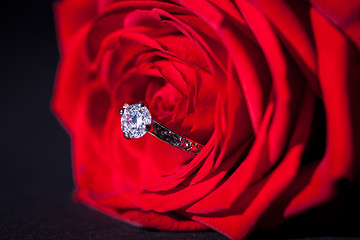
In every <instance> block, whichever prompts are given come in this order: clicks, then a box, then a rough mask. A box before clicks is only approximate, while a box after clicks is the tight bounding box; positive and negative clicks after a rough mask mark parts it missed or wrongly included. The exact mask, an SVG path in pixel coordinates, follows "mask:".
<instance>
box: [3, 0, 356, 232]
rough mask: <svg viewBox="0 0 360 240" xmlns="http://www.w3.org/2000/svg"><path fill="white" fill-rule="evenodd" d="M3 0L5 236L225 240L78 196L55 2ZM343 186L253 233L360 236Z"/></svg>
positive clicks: (351, 188)
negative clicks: (61, 95) (162, 225)
mask: <svg viewBox="0 0 360 240" xmlns="http://www.w3.org/2000/svg"><path fill="white" fill-rule="evenodd" d="M1 4H2V5H1V6H0V9H1V10H0V11H1V16H0V17H1V29H0V39H1V44H0V46H1V55H0V59H1V60H0V61H1V62H0V63H1V65H0V69H1V70H0V81H1V83H0V87H1V95H0V98H1V101H0V104H1V108H0V110H1V113H0V121H1V122H0V134H1V137H0V141H1V143H0V150H1V151H0V159H1V162H0V163H1V165H0V239H173V238H176V239H225V237H223V236H222V235H220V234H218V233H216V232H212V231H208V232H197V233H195V232H176V233H174V232H159V231H151V230H144V229H139V228H135V227H132V226H129V225H126V224H124V223H121V222H119V221H117V220H115V219H112V218H111V217H108V216H106V215H103V214H101V213H98V212H96V211H94V210H91V209H89V208H87V207H85V206H83V205H81V204H78V203H75V202H73V201H72V198H71V194H72V190H73V187H74V184H73V179H72V171H71V147H70V138H69V136H68V135H67V133H66V132H65V131H64V130H63V129H62V127H61V126H60V124H59V123H58V122H57V120H56V119H55V117H54V116H53V114H52V112H51V110H50V107H49V102H50V99H51V95H52V89H53V84H54V76H55V74H56V67H57V62H58V60H59V52H58V49H57V43H56V34H55V28H54V26H55V24H54V17H53V1H39V0H37V1H22V2H21V1H20V2H19V1H12V2H11V1H4V3H3V2H2V3H1ZM342 189H343V190H342V192H341V194H340V197H339V198H338V199H337V200H336V201H335V202H334V203H331V204H327V205H325V206H323V207H321V208H318V209H315V210H313V211H311V212H309V213H307V214H305V215H303V216H301V217H298V218H296V219H293V220H291V221H290V222H288V223H286V224H283V225H282V226H280V227H278V228H276V229H273V230H271V231H268V232H257V233H255V234H253V235H252V237H251V238H254V239H257V238H269V237H274V238H278V239H279V238H300V237H326V236H327V237H331V236H332V237H359V236H360V234H359V228H360V223H359V220H358V219H359V215H360V214H359V213H360V211H359V208H358V207H357V205H359V203H358V202H360V201H359V198H358V197H357V194H356V192H357V191H359V188H358V186H356V185H348V184H346V183H344V184H343V187H342ZM324 213H325V214H324ZM329 213H330V214H329ZM329 216H331V217H329Z"/></svg>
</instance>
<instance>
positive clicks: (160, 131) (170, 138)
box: [119, 102, 204, 155]
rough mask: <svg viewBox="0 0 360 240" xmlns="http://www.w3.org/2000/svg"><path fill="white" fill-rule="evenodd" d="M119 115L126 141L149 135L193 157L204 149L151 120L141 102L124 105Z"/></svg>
mask: <svg viewBox="0 0 360 240" xmlns="http://www.w3.org/2000/svg"><path fill="white" fill-rule="evenodd" d="M119 114H120V115H121V129H122V130H123V135H124V137H125V138H126V139H134V138H140V137H142V136H143V135H145V134H146V133H149V134H151V135H153V136H155V137H157V138H158V139H160V140H162V141H164V142H166V143H168V144H170V145H171V146H173V147H176V148H178V149H180V150H182V151H185V152H187V153H190V154H193V155H197V154H198V153H199V152H200V151H201V149H202V148H203V147H204V146H203V145H201V144H200V143H197V142H195V141H193V140H191V139H189V138H186V137H184V136H181V135H180V134H178V133H175V132H173V131H172V130H170V129H168V128H167V127H165V126H163V125H162V124H160V123H158V122H157V121H154V120H152V119H151V114H150V112H149V110H148V108H147V107H146V106H145V104H144V103H142V102H140V103H136V104H132V105H129V104H124V106H123V108H122V109H120V111H119Z"/></svg>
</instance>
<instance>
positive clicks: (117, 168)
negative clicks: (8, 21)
mask: <svg viewBox="0 0 360 240" xmlns="http://www.w3.org/2000/svg"><path fill="white" fill-rule="evenodd" d="M55 12H56V20H57V29H58V39H59V47H60V50H61V60H60V64H59V68H58V74H57V79H56V86H55V89H54V96H53V100H52V108H53V110H54V112H55V114H56V115H57V116H58V118H59V120H60V121H61V122H62V123H63V125H64V127H65V128H66V129H67V131H68V132H69V134H70V135H71V138H72V149H73V162H74V164H73V166H74V178H75V183H76V190H75V198H76V199H77V200H79V201H81V202H84V203H86V204H88V205H89V206H91V207H94V208H96V209H98V210H101V211H103V212H105V213H107V214H110V215H111V216H114V217H116V218H119V219H121V220H122V221H125V222H128V223H130V224H133V225H136V226H141V227H150V228H156V229H162V230H174V231H183V230H204V229H207V228H212V229H214V230H216V231H218V232H220V233H222V234H224V235H225V236H227V237H229V238H231V239H242V238H244V237H246V236H248V235H249V234H250V233H251V231H253V230H255V229H259V228H263V227H265V226H267V225H272V226H274V225H276V224H280V223H281V222H283V221H285V220H287V219H289V218H291V217H292V216H294V215H298V214H300V213H302V212H304V211H306V210H308V209H311V208H313V207H316V206H318V205H319V204H322V203H325V202H327V201H330V200H331V199H332V198H333V197H334V196H336V194H337V191H338V189H337V186H338V183H339V182H340V181H344V180H345V181H350V182H351V181H354V180H355V179H357V178H358V177H359V165H360V164H359V161H360V148H359V146H360V139H359V136H360V108H359V107H358V104H359V103H360V94H359V93H358V92H359V91H360V81H359V79H360V68H359V66H360V51H359V49H360V2H359V1H356V0H348V1H339V0H326V1H325V0H309V1H305V0H304V1H295V0H294V1H285V0H274V1H267V0H233V1H231V0H221V1H220V0H196V1H190V0H173V1H139V0H137V1H132V0H123V1H117V0H91V1H89V0H86V1H85V0H62V1H59V2H57V4H56V5H55ZM139 101H146V102H147V104H148V106H149V110H150V112H151V114H152V117H153V119H156V121H158V122H160V123H162V124H163V125H165V126H167V127H168V128H169V129H172V130H173V131H174V132H177V133H179V134H181V135H183V136H186V137H188V138H191V139H193V140H195V141H197V142H199V143H201V144H203V145H204V148H203V149H202V151H201V152H200V153H199V154H198V155H196V156H193V155H190V154H188V153H186V152H182V151H181V150H179V149H177V148H174V147H172V146H170V145H168V144H167V143H165V142H162V141H160V140H159V139H157V138H155V137H153V136H151V135H149V134H146V135H145V136H144V137H142V138H139V139H136V140H131V141H129V140H126V139H125V138H124V137H123V133H122V130H121V127H120V117H121V116H119V114H118V110H119V109H120V108H121V107H122V106H123V105H124V103H136V102H139Z"/></svg>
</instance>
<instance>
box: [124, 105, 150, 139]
mask: <svg viewBox="0 0 360 240" xmlns="http://www.w3.org/2000/svg"><path fill="white" fill-rule="evenodd" d="M150 124H151V115H150V112H149V109H147V107H145V106H144V105H143V104H141V103H137V104H132V105H130V106H126V107H125V106H124V112H123V114H122V116H121V129H122V130H123V132H124V135H127V136H128V138H139V137H142V136H144V134H145V133H146V132H147V130H146V126H147V125H150Z"/></svg>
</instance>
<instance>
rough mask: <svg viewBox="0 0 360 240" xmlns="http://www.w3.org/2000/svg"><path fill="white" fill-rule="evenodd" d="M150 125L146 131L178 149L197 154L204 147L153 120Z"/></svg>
mask: <svg viewBox="0 0 360 240" xmlns="http://www.w3.org/2000/svg"><path fill="white" fill-rule="evenodd" d="M151 125H152V129H151V131H149V132H148V133H150V134H151V135H153V136H155V137H157V138H159V139H160V140H162V141H164V142H166V143H168V144H170V145H171V146H174V147H176V148H178V149H180V150H183V151H185V152H188V153H190V154H193V155H197V154H198V153H199V152H200V151H201V149H202V148H203V147H204V146H203V145H201V144H200V143H197V142H195V141H193V140H191V139H189V138H186V137H183V136H181V135H179V134H177V133H175V132H173V131H171V130H170V129H168V128H167V127H165V126H163V125H161V124H160V123H158V122H156V121H154V120H152V121H151Z"/></svg>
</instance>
